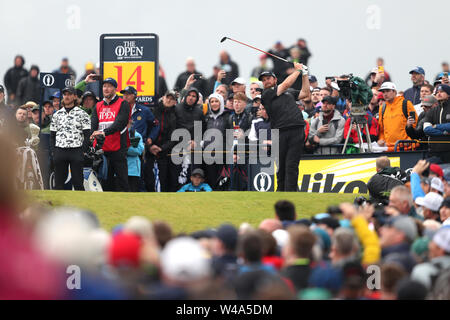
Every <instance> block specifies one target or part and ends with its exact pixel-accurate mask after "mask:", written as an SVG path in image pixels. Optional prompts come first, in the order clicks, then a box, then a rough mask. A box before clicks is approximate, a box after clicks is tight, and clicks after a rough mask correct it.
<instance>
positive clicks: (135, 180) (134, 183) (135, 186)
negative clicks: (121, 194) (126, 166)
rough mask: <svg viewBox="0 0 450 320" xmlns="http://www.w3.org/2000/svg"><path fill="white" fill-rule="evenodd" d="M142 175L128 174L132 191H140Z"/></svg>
mask: <svg viewBox="0 0 450 320" xmlns="http://www.w3.org/2000/svg"><path fill="white" fill-rule="evenodd" d="M140 180H141V177H136V176H128V185H129V186H130V192H139V181H140Z"/></svg>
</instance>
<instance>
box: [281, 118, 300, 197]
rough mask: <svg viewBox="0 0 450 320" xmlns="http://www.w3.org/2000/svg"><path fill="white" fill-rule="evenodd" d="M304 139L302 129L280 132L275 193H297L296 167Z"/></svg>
mask: <svg viewBox="0 0 450 320" xmlns="http://www.w3.org/2000/svg"><path fill="white" fill-rule="evenodd" d="M304 137H305V131H304V128H303V127H299V128H293V129H284V130H280V134H279V138H280V141H279V155H278V172H277V182H278V188H277V191H298V165H299V163H300V157H301V155H302V152H303V145H304Z"/></svg>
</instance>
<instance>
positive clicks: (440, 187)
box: [430, 177, 444, 193]
mask: <svg viewBox="0 0 450 320" xmlns="http://www.w3.org/2000/svg"><path fill="white" fill-rule="evenodd" d="M430 186H431V189H435V190H437V191H439V192H441V193H444V183H442V180H441V179H439V178H436V177H434V178H433V179H431V184H430Z"/></svg>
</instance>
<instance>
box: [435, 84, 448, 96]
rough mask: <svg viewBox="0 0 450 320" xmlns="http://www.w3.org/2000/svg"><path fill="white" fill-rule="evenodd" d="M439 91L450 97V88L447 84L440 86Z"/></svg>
mask: <svg viewBox="0 0 450 320" xmlns="http://www.w3.org/2000/svg"><path fill="white" fill-rule="evenodd" d="M437 89H438V91H444V92H445V93H447V94H448V95H450V86H449V85H447V84H441V85H439V87H438V88H437Z"/></svg>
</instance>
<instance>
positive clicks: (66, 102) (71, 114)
mask: <svg viewBox="0 0 450 320" xmlns="http://www.w3.org/2000/svg"><path fill="white" fill-rule="evenodd" d="M62 94H63V101H62V103H61V107H62V108H61V109H59V110H58V111H57V112H56V113H55V114H54V115H53V117H52V122H51V124H50V146H51V147H50V148H51V150H53V159H54V162H55V180H56V181H55V184H56V185H55V188H56V189H57V190H63V189H64V183H65V181H66V179H67V175H68V170H69V168H68V166H69V165H70V171H71V176H72V185H73V187H74V189H75V190H83V191H84V186H83V181H84V178H83V164H84V153H85V152H87V149H88V147H89V134H90V130H91V119H90V118H89V115H88V114H87V113H86V112H84V111H83V110H81V109H80V108H79V107H77V106H76V105H75V101H76V92H75V89H74V88H73V87H66V88H64V90H63V91H62Z"/></svg>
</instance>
